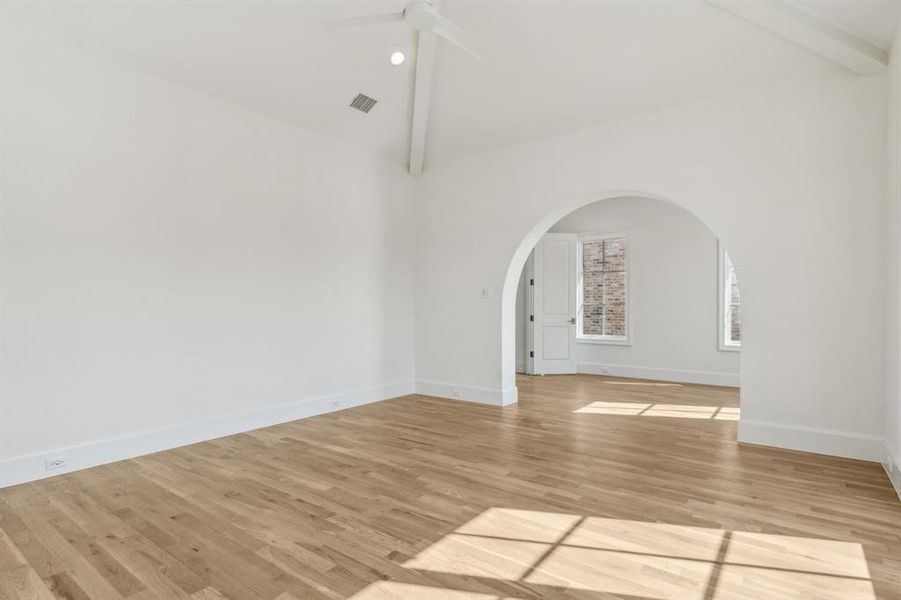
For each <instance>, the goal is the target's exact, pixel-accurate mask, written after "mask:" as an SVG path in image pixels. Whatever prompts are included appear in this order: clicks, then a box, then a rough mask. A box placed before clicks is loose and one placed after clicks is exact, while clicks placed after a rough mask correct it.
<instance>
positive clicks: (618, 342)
mask: <svg viewBox="0 0 901 600" xmlns="http://www.w3.org/2000/svg"><path fill="white" fill-rule="evenodd" d="M611 239H624V240H625V241H626V259H625V266H624V269H623V276H624V277H625V279H626V282H625V283H626V285H625V307H626V335H624V336H614V335H585V334H583V333H582V325H583V315H584V313H585V306H584V287H583V284H582V277H583V273H582V266H583V263H582V247H583V244H584V243H585V242H594V241H598V240H611ZM631 263H632V239H631V236H630V235H629V231H628V230H615V231H594V232H590V233H580V234H579V235H578V236H577V237H576V343H577V344H603V345H609V346H631V345H632V305H631V298H632V294H631V289H630V288H631V282H632V278H631V277H630V276H629V274H630V271H631V269H632V267H631Z"/></svg>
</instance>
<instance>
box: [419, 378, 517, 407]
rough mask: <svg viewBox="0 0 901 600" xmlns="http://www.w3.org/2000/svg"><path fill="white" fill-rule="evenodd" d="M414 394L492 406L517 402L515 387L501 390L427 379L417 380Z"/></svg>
mask: <svg viewBox="0 0 901 600" xmlns="http://www.w3.org/2000/svg"><path fill="white" fill-rule="evenodd" d="M416 393H417V394H422V395H424V396H437V397H439V398H450V399H451V400H465V401H467V402H478V403H479V404H491V405H493V406H507V405H508V404H515V403H516V401H517V390H516V388H515V387H513V388H509V389H506V390H501V389H494V388H483V387H476V386H472V385H460V384H456V383H446V382H443V381H430V380H427V379H418V380H417V381H416Z"/></svg>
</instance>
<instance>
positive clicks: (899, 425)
mask: <svg viewBox="0 0 901 600" xmlns="http://www.w3.org/2000/svg"><path fill="white" fill-rule="evenodd" d="M890 60H891V63H890V67H889V76H888V78H889V93H888V98H889V101H888V120H889V125H888V127H887V132H888V137H887V144H888V148H887V161H886V165H887V175H888V176H887V194H886V199H887V202H886V223H887V225H888V235H887V239H886V242H887V243H886V255H887V258H888V260H887V270H886V281H887V291H888V293H887V295H886V298H887V302H886V344H885V365H886V369H885V401H886V406H885V409H886V416H885V453H884V456H883V464H884V465H885V468H886V471H887V472H888V473H889V476H890V477H891V478H892V482H893V483H894V484H895V489H896V490H897V491H898V495H899V496H901V354H899V346H901V329H899V323H901V289H899V286H901V26H899V31H898V32H897V33H896V34H895V43H894V45H893V47H892V52H891V55H890Z"/></svg>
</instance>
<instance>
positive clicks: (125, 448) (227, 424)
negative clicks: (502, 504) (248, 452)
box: [0, 381, 414, 488]
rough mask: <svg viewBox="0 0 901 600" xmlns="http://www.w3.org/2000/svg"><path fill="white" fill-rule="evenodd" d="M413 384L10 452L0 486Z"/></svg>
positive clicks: (356, 402)
mask: <svg viewBox="0 0 901 600" xmlns="http://www.w3.org/2000/svg"><path fill="white" fill-rule="evenodd" d="M413 389H414V385H413V382H412V381H401V382H397V383H390V384H385V385H379V386H373V387H369V388H363V389H359V390H353V391H349V392H343V393H340V394H334V395H331V396H322V397H318V398H308V399H306V400H300V401H298V402H289V403H286V404H279V405H275V406H267V407H264V408H259V409H254V410H249V411H243V412H239V413H232V414H229V415H222V416H217V417H208V418H204V419H196V420H192V421H187V422H184V423H178V424H175V425H168V426H164V427H158V428H154V429H148V430H144V431H139V432H136V433H131V434H127V435H122V436H117V437H113V438H108V439H104V440H98V441H94V442H88V443H85V444H79V445H77V446H69V447H66V448H52V449H48V450H46V451H42V452H39V453H34V454H27V455H22V456H13V457H10V458H6V459H3V460H2V461H0V488H2V487H6V486H10V485H16V484H18V483H25V482H28V481H34V480H37V479H43V478H45V477H53V476H56V475H62V474H63V473H71V472H72V471H78V470H80V469H87V468H89V467H96V466H97V465H102V464H106V463H110V462H115V461H117V460H124V459H126V458H134V457H136V456H142V455H144V454H151V453H153V452H160V451H162V450H169V449H171V448H177V447H179V446H185V445H187V444H195V443H197V442H204V441H207V440H211V439H215V438H219V437H223V436H226V435H232V434H235V433H242V432H245V431H251V430H253V429H259V428H261V427H268V426H270V425H277V424H279V423H287V422H289V421H296V420H297V419H304V418H306V417H312V416H315V415H321V414H324V413H329V412H334V411H338V410H344V409H345V408H351V407H354V406H360V405H363V404H370V403H372V402H379V401H381V400H388V399H389V398H396V397H398V396H405V395H407V394H412V393H413ZM52 457H65V459H66V463H67V465H66V467H65V468H62V469H55V470H52V471H48V470H46V466H45V461H46V460H47V459H49V458H52Z"/></svg>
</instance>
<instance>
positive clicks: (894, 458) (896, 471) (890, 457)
mask: <svg viewBox="0 0 901 600" xmlns="http://www.w3.org/2000/svg"><path fill="white" fill-rule="evenodd" d="M882 466H883V468H884V469H885V472H886V473H887V474H888V478H889V481H891V482H892V486H894V488H895V491H896V492H897V493H898V499H899V500H901V459H899V455H898V454H895V453H894V452H892V451H891V449H890V448H889V447H888V444H883V446H882Z"/></svg>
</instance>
